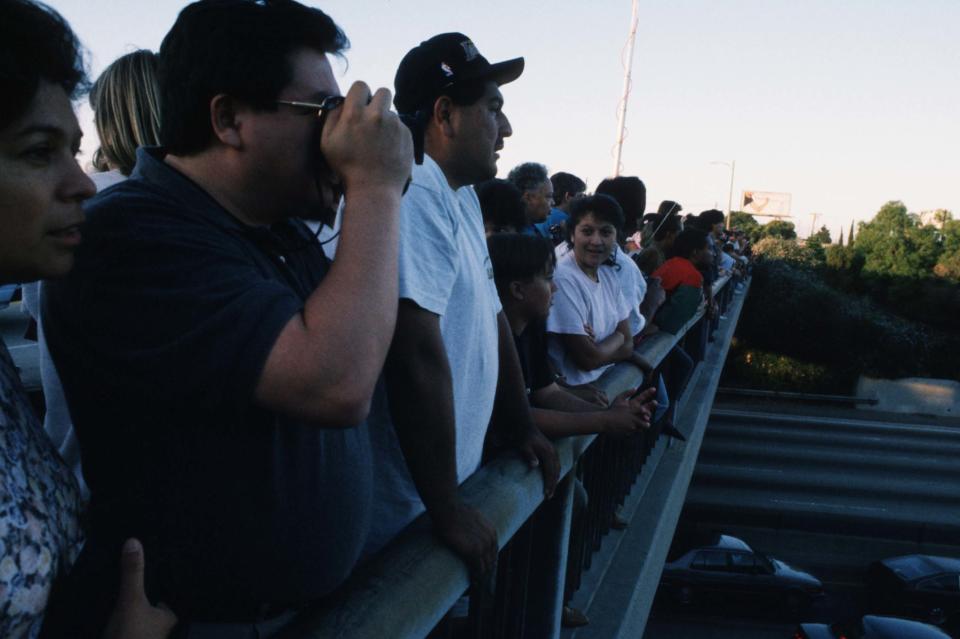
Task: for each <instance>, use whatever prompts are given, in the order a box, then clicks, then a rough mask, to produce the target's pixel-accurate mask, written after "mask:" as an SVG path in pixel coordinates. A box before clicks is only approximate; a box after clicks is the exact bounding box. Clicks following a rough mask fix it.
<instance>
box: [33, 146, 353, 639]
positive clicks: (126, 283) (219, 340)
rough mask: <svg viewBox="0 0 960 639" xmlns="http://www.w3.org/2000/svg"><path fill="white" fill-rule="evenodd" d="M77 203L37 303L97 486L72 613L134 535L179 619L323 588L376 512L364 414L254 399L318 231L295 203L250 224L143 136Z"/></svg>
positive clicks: (349, 563) (311, 282)
mask: <svg viewBox="0 0 960 639" xmlns="http://www.w3.org/2000/svg"><path fill="white" fill-rule="evenodd" d="M86 211H87V215H88V220H87V223H86V224H85V227H84V229H83V234H84V242H83V244H82V246H81V248H80V250H79V251H78V253H77V259H76V266H75V267H74V269H73V271H72V272H71V273H70V275H69V276H68V277H66V278H64V279H63V280H60V281H58V282H56V283H55V284H53V285H51V286H50V287H49V290H48V294H47V305H46V308H45V315H44V328H45V329H46V337H47V340H48V341H49V344H50V350H51V351H52V353H53V356H54V360H55V362H56V365H57V369H58V371H59V372H60V377H61V379H62V381H63V386H64V389H65V391H66V396H67V400H68V402H69V404H70V409H71V413H72V416H73V419H74V424H75V428H76V431H77V435H78V439H79V441H80V446H81V451H82V455H83V467H84V476H85V478H86V481H87V483H88V485H89V486H90V489H91V491H92V501H91V504H90V528H89V535H88V542H87V545H86V547H85V549H84V552H83V553H82V555H81V558H80V560H79V561H78V563H77V566H76V569H75V571H74V574H73V578H72V579H71V580H70V582H69V584H68V588H67V591H68V592H67V593H65V597H64V598H66V599H69V598H71V597H73V598H74V601H75V602H81V603H79V604H77V603H75V604H74V606H73V607H75V608H79V612H74V613H71V614H80V615H82V616H86V617H87V618H88V619H89V620H90V621H95V622H96V623H99V622H101V621H102V617H99V615H103V614H105V611H106V610H108V609H109V607H110V604H111V603H112V600H113V597H114V596H115V593H116V575H117V571H118V557H119V554H120V553H119V551H120V546H121V543H122V541H123V540H124V539H125V538H127V537H130V536H136V537H138V538H139V539H141V540H142V541H143V543H144V546H145V552H146V561H147V582H148V595H149V596H150V598H151V599H152V600H154V601H164V602H166V603H167V604H169V605H170V606H171V607H172V608H173V609H174V611H175V612H176V613H177V614H178V615H179V616H181V617H185V618H187V619H194V620H199V619H207V620H211V621H232V620H238V619H236V618H237V617H246V616H248V613H249V614H250V615H252V616H254V617H255V616H256V614H257V613H258V611H260V610H261V609H262V607H263V606H264V605H265V604H269V605H272V606H283V605H288V604H292V605H295V604H298V603H302V602H306V601H310V600H313V599H316V598H318V597H321V596H323V595H324V594H326V593H328V592H329V591H330V590H332V589H333V588H335V587H336V586H337V585H338V584H340V583H341V582H342V581H343V580H344V579H345V578H346V576H347V575H348V574H349V572H350V571H351V569H352V568H353V566H354V563H355V562H356V560H357V557H358V555H359V551H360V549H361V547H362V546H363V543H364V538H365V536H366V531H367V529H368V526H369V523H370V521H369V520H370V499H371V488H372V486H371V482H372V479H371V460H370V447H369V439H368V433H367V429H366V425H365V424H364V425H360V426H353V427H351V428H342V429H338V428H319V427H317V426H314V425H308V424H303V423H298V422H296V421H294V420H292V419H289V418H287V417H284V416H281V415H277V414H274V413H271V412H268V411H266V410H263V409H261V408H258V407H257V406H255V405H254V404H253V396H254V388H255V386H256V383H257V380H258V378H259V377H260V374H261V372H262V370H263V367H264V363H265V361H266V358H267V355H268V353H269V352H270V350H271V348H272V346H273V344H274V342H275V341H276V339H277V336H278V335H279V333H280V331H281V330H282V329H283V327H284V326H285V325H286V324H287V322H288V321H289V320H290V319H291V318H292V317H293V316H294V315H295V314H297V313H298V312H300V311H301V310H302V308H303V305H304V302H305V300H306V298H307V297H308V296H309V294H310V293H311V292H312V291H313V290H314V289H315V288H316V286H317V284H318V283H319V282H320V280H321V279H322V278H323V276H324V274H325V272H326V270H327V266H328V262H327V260H326V258H325V257H324V254H323V251H322V249H321V247H320V245H319V243H318V242H317V241H316V239H315V238H314V237H313V234H312V233H310V232H309V230H308V229H307V228H306V227H305V226H304V225H303V224H301V223H300V222H297V221H293V220H288V221H286V222H283V223H280V224H276V225H274V226H273V227H271V228H269V229H267V228H253V227H248V226H245V225H243V224H242V223H240V222H239V221H238V220H237V219H236V218H234V217H233V216H232V215H230V214H229V213H227V211H226V210H224V209H223V208H222V207H221V206H220V205H218V204H217V203H216V202H215V201H214V200H213V199H212V198H211V197H210V196H209V195H208V194H207V193H206V192H205V191H203V190H202V189H201V188H199V187H198V186H197V185H196V184H195V183H193V182H192V181H190V180H189V179H187V178H186V177H185V176H183V175H182V174H180V173H179V172H178V171H176V170H174V169H173V168H171V167H170V166H168V165H166V164H165V163H164V162H163V161H162V151H161V150H159V149H151V150H149V151H145V150H143V149H141V150H140V151H139V152H138V160H137V166H136V168H135V169H134V172H133V175H132V176H131V177H130V179H129V180H127V181H125V182H123V183H121V184H118V185H116V186H114V187H111V188H109V189H106V190H105V191H103V192H102V193H100V194H99V195H97V196H96V197H95V198H93V199H92V200H91V201H90V202H89V204H88V205H87V207H86ZM358 294H360V293H358ZM328 310H329V311H331V312H336V309H328ZM344 321H349V318H344ZM71 590H72V594H71V593H70V592H69V591H71ZM90 598H93V599H95V601H93V600H89V599H90ZM85 600H87V601H86V603H82V602H84V601H85ZM83 606H88V607H89V608H91V609H92V610H93V612H91V610H85V609H84V608H83Z"/></svg>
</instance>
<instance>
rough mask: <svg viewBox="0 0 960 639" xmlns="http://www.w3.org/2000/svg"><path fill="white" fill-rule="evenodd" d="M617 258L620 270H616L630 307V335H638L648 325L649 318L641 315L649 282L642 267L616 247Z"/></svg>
mask: <svg viewBox="0 0 960 639" xmlns="http://www.w3.org/2000/svg"><path fill="white" fill-rule="evenodd" d="M613 250H614V251H615V258H616V260H617V266H618V267H619V268H616V269H614V271H615V272H616V274H617V279H618V280H620V290H621V292H622V293H623V298H624V299H625V300H626V301H627V306H629V307H630V316H629V318H628V319H629V320H630V334H631V335H636V334H637V333H639V332H640V331H642V330H643V327H644V326H646V325H647V318H646V317H644V316H643V315H641V314H640V302H642V301H643V298H644V296H646V294H647V280H645V279H643V273H642V272H640V267H639V266H637V263H636V262H634V261H633V260H632V259H631V258H630V256H629V255H627V254H626V253H624V252H623V251H622V250H620V247H619V246H618V247H615V248H614V249H613Z"/></svg>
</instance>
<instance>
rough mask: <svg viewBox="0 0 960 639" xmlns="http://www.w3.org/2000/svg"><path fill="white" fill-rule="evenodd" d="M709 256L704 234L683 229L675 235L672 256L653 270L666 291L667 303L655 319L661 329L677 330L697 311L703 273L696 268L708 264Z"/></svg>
mask: <svg viewBox="0 0 960 639" xmlns="http://www.w3.org/2000/svg"><path fill="white" fill-rule="evenodd" d="M711 259H712V254H711V252H710V247H709V245H708V244H707V234H706V233H704V232H703V231H698V230H696V229H684V230H683V231H681V232H680V234H679V235H677V239H676V240H675V241H674V243H673V257H671V258H670V259H668V260H667V261H666V262H664V263H663V264H662V265H661V266H660V268H658V269H657V270H656V271H654V272H653V276H654V277H659V278H660V281H661V285H662V286H663V290H664V291H666V293H667V302H666V303H665V304H664V305H663V306H661V307H660V310H659V311H658V312H657V315H656V317H655V318H654V321H655V322H656V324H657V326H658V327H659V328H660V329H661V330H665V331H667V332H668V333H676V332H677V331H678V330H679V329H680V328H681V327H683V326H684V325H685V324H686V323H687V321H688V320H689V319H690V318H691V317H693V316H694V315H695V314H696V312H697V307H698V306H699V305H700V303H701V302H702V301H703V294H702V291H703V274H702V273H701V272H700V270H699V269H701V268H707V267H709V265H710V260H711Z"/></svg>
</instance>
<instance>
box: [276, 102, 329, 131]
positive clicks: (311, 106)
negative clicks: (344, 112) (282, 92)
mask: <svg viewBox="0 0 960 639" xmlns="http://www.w3.org/2000/svg"><path fill="white" fill-rule="evenodd" d="M345 99H346V98H344V97H343V96H342V95H328V96H327V97H325V98H324V99H322V100H320V102H300V101H298V100H277V101H276V103H277V104H282V105H284V106H292V107H296V108H298V109H304V110H307V111H316V114H317V117H319V118H320V129H321V130H322V129H323V123H324V122H325V121H326V119H327V114H328V113H330V112H331V111H333V110H334V109H336V108H338V107H340V105H342V104H343V101H344V100H345Z"/></svg>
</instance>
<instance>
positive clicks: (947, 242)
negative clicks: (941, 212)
mask: <svg viewBox="0 0 960 639" xmlns="http://www.w3.org/2000/svg"><path fill="white" fill-rule="evenodd" d="M940 237H941V238H942V242H943V252H944V253H953V252H954V251H960V220H949V221H947V222H946V223H944V225H943V227H942V228H941V229H940Z"/></svg>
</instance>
